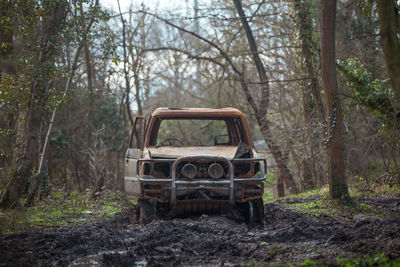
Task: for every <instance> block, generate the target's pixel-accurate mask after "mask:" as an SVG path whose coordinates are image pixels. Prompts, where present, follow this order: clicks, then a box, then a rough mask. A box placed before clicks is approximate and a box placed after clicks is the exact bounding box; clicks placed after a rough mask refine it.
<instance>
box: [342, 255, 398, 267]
mask: <svg viewBox="0 0 400 267" xmlns="http://www.w3.org/2000/svg"><path fill="white" fill-rule="evenodd" d="M337 263H338V264H339V265H340V266H343V267H353V266H354V267H355V266H371V267H372V266H385V267H392V266H393V267H394V266H400V258H398V259H395V260H393V261H392V260H390V259H389V258H387V257H385V256H384V255H383V253H378V254H376V255H375V257H373V258H356V259H346V258H341V257H340V256H338V257H337Z"/></svg>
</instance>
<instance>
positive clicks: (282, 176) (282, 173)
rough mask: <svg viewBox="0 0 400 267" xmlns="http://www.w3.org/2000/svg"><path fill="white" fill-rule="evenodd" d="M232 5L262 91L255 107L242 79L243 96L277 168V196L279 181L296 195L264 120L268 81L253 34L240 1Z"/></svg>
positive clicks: (267, 97) (235, 1)
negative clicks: (251, 110)
mask: <svg viewBox="0 0 400 267" xmlns="http://www.w3.org/2000/svg"><path fill="white" fill-rule="evenodd" d="M233 3H234V4H235V7H236V10H237V12H238V14H239V16H240V20H241V22H242V26H243V28H244V30H245V33H246V38H247V41H248V44H249V47H250V50H251V52H252V55H253V61H254V64H255V66H256V68H257V74H258V78H259V80H260V84H261V90H262V91H261V92H262V95H261V101H260V104H259V105H258V106H257V105H256V103H255V102H254V100H253V99H252V97H251V95H250V91H249V90H248V88H247V85H246V86H243V85H245V82H244V80H243V79H242V82H241V84H242V88H243V89H244V91H245V94H246V96H247V99H248V102H249V104H250V105H251V107H252V108H253V110H254V112H255V114H256V119H257V122H258V124H259V126H260V128H261V132H262V134H263V137H264V139H265V141H266V143H267V145H268V148H269V149H270V150H271V153H272V155H273V157H274V160H275V162H276V164H277V166H278V169H279V177H278V179H279V180H280V181H278V194H279V193H280V194H282V193H283V192H282V191H283V190H282V189H281V188H279V185H280V184H281V181H286V183H287V184H288V185H289V188H288V189H289V191H290V192H291V193H297V192H298V190H297V187H296V183H295V182H294V179H293V175H292V173H291V172H290V170H289V168H288V167H287V165H286V163H285V161H284V160H283V157H282V152H281V150H280V149H279V147H278V145H277V144H276V142H275V140H274V138H273V136H272V132H271V130H270V128H269V123H268V120H267V118H266V116H267V112H268V106H269V96H270V89H269V80H268V75H267V72H266V70H265V68H264V64H263V63H262V60H261V58H260V56H259V54H258V49H257V45H256V42H255V39H254V36H253V33H252V31H251V28H250V26H249V23H248V21H247V19H246V15H245V13H244V11H243V7H242V3H241V1H240V0H233ZM282 196H283V195H280V197H282Z"/></svg>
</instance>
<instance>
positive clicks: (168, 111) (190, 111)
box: [152, 107, 243, 117]
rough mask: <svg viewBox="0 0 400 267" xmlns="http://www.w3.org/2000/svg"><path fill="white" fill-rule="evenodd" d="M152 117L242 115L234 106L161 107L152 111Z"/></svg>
mask: <svg viewBox="0 0 400 267" xmlns="http://www.w3.org/2000/svg"><path fill="white" fill-rule="evenodd" d="M152 116H154V117H243V113H242V112H241V111H240V110H238V109H236V108H172V107H161V108H157V109H155V110H154V111H153V113H152Z"/></svg>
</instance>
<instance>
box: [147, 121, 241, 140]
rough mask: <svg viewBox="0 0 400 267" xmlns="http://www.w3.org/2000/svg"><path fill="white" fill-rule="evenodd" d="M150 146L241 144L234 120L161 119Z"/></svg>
mask: <svg viewBox="0 0 400 267" xmlns="http://www.w3.org/2000/svg"><path fill="white" fill-rule="evenodd" d="M156 124H157V126H158V127H155V128H158V131H157V134H156V135H154V138H153V140H151V141H150V145H155V146H156V147H161V146H218V145H220V146H232V145H238V144H239V142H240V134H241V133H239V132H238V130H237V128H238V127H237V125H236V124H237V123H236V122H235V121H234V118H226V119H225V118H224V119H221V118H195V119H193V118H173V119H170V118H159V119H158V121H157V122H156Z"/></svg>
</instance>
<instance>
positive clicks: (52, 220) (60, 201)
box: [0, 190, 123, 234]
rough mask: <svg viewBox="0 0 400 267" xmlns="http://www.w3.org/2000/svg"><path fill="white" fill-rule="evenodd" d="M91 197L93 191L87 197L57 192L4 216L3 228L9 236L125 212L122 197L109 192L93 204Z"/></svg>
mask: <svg viewBox="0 0 400 267" xmlns="http://www.w3.org/2000/svg"><path fill="white" fill-rule="evenodd" d="M91 195H92V192H90V191H88V192H86V193H84V194H83V193H79V192H76V191H73V192H69V193H68V194H66V193H64V192H61V191H53V192H51V193H50V195H49V197H47V198H46V199H44V200H42V201H40V202H39V203H37V204H36V205H35V206H33V207H30V208H28V209H26V210H10V211H7V212H4V213H0V226H1V228H2V229H3V233H6V234H7V233H14V232H21V231H26V230H30V229H32V228H33V229H38V228H43V227H59V226H68V225H77V224H85V223H90V222H95V221H99V220H103V219H104V218H107V217H110V216H113V215H114V214H115V213H118V212H120V211H121V203H122V202H123V197H122V195H119V194H116V193H113V192H111V191H108V190H105V191H103V192H102V193H101V194H100V196H99V197H98V198H97V200H92V198H91Z"/></svg>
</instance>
